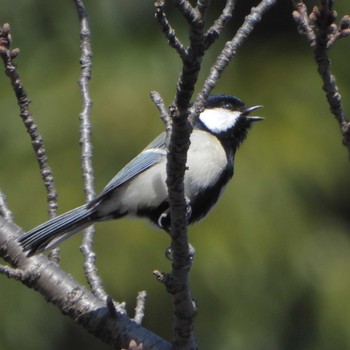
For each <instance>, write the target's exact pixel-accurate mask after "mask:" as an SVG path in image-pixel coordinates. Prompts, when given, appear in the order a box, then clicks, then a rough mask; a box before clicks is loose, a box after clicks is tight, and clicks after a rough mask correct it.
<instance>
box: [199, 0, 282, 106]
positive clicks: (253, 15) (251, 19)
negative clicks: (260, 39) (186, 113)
mask: <svg viewBox="0 0 350 350" xmlns="http://www.w3.org/2000/svg"><path fill="white" fill-rule="evenodd" d="M275 3H276V0H262V1H261V2H260V3H259V5H258V6H256V7H253V8H252V9H251V12H250V14H249V15H248V16H247V17H246V18H245V20H244V23H243V24H242V26H241V27H240V28H239V30H238V31H237V33H236V35H235V36H234V38H233V39H232V40H231V41H228V42H227V43H226V44H225V47H224V49H223V50H222V51H221V53H220V55H219V56H218V58H217V60H216V62H215V64H214V65H213V66H212V67H211V69H210V73H209V76H208V77H207V79H206V80H205V82H204V85H203V88H202V90H201V91H200V93H199V94H198V96H197V98H196V102H195V104H196V105H197V106H202V105H203V103H204V101H206V99H207V98H208V96H209V94H210V92H211V91H212V90H213V88H214V87H215V85H216V84H217V82H218V80H219V78H220V76H221V74H222V73H223V71H224V69H225V68H226V67H227V66H228V64H229V63H230V61H231V60H232V59H233V57H234V56H235V55H236V53H237V50H238V48H239V47H240V46H241V45H242V44H243V43H244V42H245V40H246V39H247V37H248V36H249V35H250V33H251V32H252V31H253V29H254V28H255V26H256V25H257V23H259V22H260V21H261V18H262V15H263V14H264V13H265V12H266V11H267V10H268V9H269V8H271V7H272V6H273V5H274V4H275Z"/></svg>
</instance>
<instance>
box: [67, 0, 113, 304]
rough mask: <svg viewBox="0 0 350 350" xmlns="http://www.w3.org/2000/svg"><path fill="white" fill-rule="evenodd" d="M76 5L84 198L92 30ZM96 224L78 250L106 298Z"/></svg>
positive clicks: (88, 174)
mask: <svg viewBox="0 0 350 350" xmlns="http://www.w3.org/2000/svg"><path fill="white" fill-rule="evenodd" d="M73 1H74V3H75V6H76V8H77V12H78V16H79V23H80V52H81V58H80V71H81V73H80V79H79V86H80V92H81V97H82V104H83V110H82V112H81V113H80V123H81V124H80V145H81V148H82V151H81V152H82V171H83V180H84V191H85V196H86V200H87V202H90V201H91V200H92V199H93V198H94V197H95V190H94V170H93V165H92V144H91V108H92V101H91V99H90V91H89V80H90V79H91V67H92V51H91V39H90V38H91V34H90V28H89V21H88V14H87V11H86V9H85V6H84V3H83V1H82V0H73ZM94 234H95V228H94V227H93V226H90V227H89V228H87V229H85V230H84V235H83V241H82V244H81V247H80V249H81V251H82V253H83V255H84V273H85V277H86V279H87V281H88V283H89V285H90V287H91V289H92V292H93V293H94V295H96V296H97V297H98V298H99V299H101V300H105V299H106V298H107V294H106V292H105V291H104V289H103V285H102V280H101V278H100V277H99V275H98V271H97V268H96V254H95V253H94V251H93V243H94Z"/></svg>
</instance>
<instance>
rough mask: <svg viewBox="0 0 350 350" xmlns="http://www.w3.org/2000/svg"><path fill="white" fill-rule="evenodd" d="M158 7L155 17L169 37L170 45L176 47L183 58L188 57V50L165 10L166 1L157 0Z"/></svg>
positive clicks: (156, 5)
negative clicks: (177, 34) (177, 35)
mask: <svg viewBox="0 0 350 350" xmlns="http://www.w3.org/2000/svg"><path fill="white" fill-rule="evenodd" d="M154 6H155V8H156V13H155V17H156V19H157V21H158V23H159V24H160V26H161V28H162V31H163V33H164V35H165V37H166V38H167V39H168V43H169V45H170V47H172V48H174V49H175V50H176V52H177V53H178V54H179V56H180V57H181V59H182V60H184V58H185V57H186V54H187V51H186V49H185V48H184V46H183V44H182V43H181V41H180V40H179V39H178V38H177V37H176V33H175V30H174V28H173V27H172V26H171V25H170V23H169V21H168V19H167V17H166V14H165V13H164V11H163V7H164V1H163V0H157V1H156V2H155V4H154Z"/></svg>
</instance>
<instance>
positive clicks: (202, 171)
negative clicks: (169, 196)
mask: <svg viewBox="0 0 350 350" xmlns="http://www.w3.org/2000/svg"><path fill="white" fill-rule="evenodd" d="M226 166H227V156H226V152H225V150H224V148H223V147H222V145H221V143H220V141H219V140H218V139H217V138H216V137H215V136H213V135H211V134H209V133H208V132H205V131H200V130H194V131H193V133H192V135H191V146H190V148H189V151H188V154H187V167H188V170H187V171H186V173H185V193H186V196H187V197H188V198H189V199H191V198H192V197H193V196H195V195H197V193H198V191H200V190H201V189H203V188H206V187H209V186H211V185H213V183H215V182H216V181H217V180H218V179H219V177H220V175H221V173H222V171H223V170H224V169H225V168H226Z"/></svg>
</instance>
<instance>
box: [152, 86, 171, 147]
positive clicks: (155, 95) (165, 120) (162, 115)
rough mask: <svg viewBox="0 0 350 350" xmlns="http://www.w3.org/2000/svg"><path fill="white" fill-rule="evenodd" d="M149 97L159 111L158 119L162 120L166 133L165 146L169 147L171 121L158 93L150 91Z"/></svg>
mask: <svg viewBox="0 0 350 350" xmlns="http://www.w3.org/2000/svg"><path fill="white" fill-rule="evenodd" d="M150 97H151V99H152V101H153V102H154V104H155V105H156V107H157V108H158V110H159V113H160V119H162V121H163V123H164V126H165V132H166V141H165V142H166V145H167V147H168V146H169V142H170V135H171V129H172V119H171V118H170V115H169V113H168V110H167V108H166V107H165V104H164V101H163V99H162V97H161V96H160V94H159V92H157V91H151V93H150Z"/></svg>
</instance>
